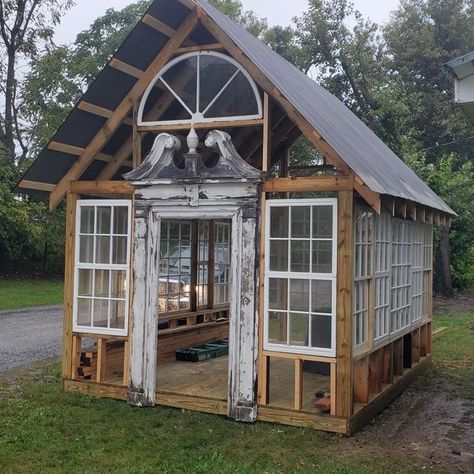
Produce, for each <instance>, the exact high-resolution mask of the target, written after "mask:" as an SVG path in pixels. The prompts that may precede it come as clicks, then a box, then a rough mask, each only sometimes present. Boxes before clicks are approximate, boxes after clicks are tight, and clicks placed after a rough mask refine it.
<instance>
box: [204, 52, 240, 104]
mask: <svg viewBox="0 0 474 474" xmlns="http://www.w3.org/2000/svg"><path fill="white" fill-rule="evenodd" d="M236 71H237V68H236V67H235V66H234V65H233V64H231V63H229V62H228V61H226V60H225V59H223V58H218V57H216V56H208V55H202V56H201V57H200V76H201V77H200V81H201V84H200V107H199V108H200V111H201V112H202V111H204V110H205V109H206V108H207V106H208V105H209V104H210V103H211V101H212V100H214V98H215V97H216V95H217V94H218V93H219V92H220V91H221V90H222V88H223V87H224V86H225V85H226V84H227V82H228V81H229V79H230V78H231V77H232V76H233V75H234V73H235V72H236Z"/></svg>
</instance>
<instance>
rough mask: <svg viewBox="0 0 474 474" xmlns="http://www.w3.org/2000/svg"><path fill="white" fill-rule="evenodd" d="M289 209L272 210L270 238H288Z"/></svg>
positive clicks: (276, 208)
mask: <svg viewBox="0 0 474 474" xmlns="http://www.w3.org/2000/svg"><path fill="white" fill-rule="evenodd" d="M288 216H289V208H288V207H273V208H271V210H270V237H272V238H287V237H288Z"/></svg>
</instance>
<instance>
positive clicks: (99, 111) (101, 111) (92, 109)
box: [76, 100, 133, 126]
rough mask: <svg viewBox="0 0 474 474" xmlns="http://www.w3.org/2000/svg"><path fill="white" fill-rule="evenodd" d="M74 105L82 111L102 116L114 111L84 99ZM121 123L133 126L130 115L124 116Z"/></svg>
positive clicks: (108, 115)
mask: <svg viewBox="0 0 474 474" xmlns="http://www.w3.org/2000/svg"><path fill="white" fill-rule="evenodd" d="M76 107H77V108H78V109H79V110H83V111H84V112H89V113H90V114H93V115H97V116H99V117H104V118H110V117H111V116H112V114H113V113H114V111H113V110H110V109H106V108H105V107H100V106H98V105H95V104H91V103H90V102H85V101H84V100H81V101H80V102H79V103H78V104H77V106H76ZM123 123H124V124H126V125H130V126H133V120H132V119H131V118H130V117H126V118H125V119H124V121H123Z"/></svg>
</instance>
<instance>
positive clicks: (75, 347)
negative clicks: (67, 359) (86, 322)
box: [70, 335, 82, 380]
mask: <svg viewBox="0 0 474 474" xmlns="http://www.w3.org/2000/svg"><path fill="white" fill-rule="evenodd" d="M81 344H82V340H81V336H76V335H74V336H72V359H71V362H72V363H71V372H70V378H71V379H72V380H77V379H78V377H79V374H78V370H77V369H78V368H79V367H80V365H81Z"/></svg>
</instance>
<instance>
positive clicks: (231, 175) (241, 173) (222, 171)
mask: <svg viewBox="0 0 474 474" xmlns="http://www.w3.org/2000/svg"><path fill="white" fill-rule="evenodd" d="M187 141H188V147H189V152H188V153H186V154H184V155H183V156H182V158H184V166H183V164H182V160H181V164H178V160H177V159H176V158H177V156H176V154H177V152H178V151H179V150H180V149H181V143H180V141H179V140H178V139H177V138H176V137H174V136H173V135H169V134H167V133H162V134H160V135H158V136H157V137H156V140H155V143H154V144H153V148H152V150H151V152H150V154H149V155H148V156H147V158H146V159H145V160H144V162H143V163H142V164H141V165H140V166H139V167H138V168H137V169H135V170H133V171H131V172H130V173H127V174H126V175H124V178H125V179H126V180H127V181H130V182H132V183H133V182H140V181H155V180H156V181H159V180H176V181H191V182H193V181H201V180H214V179H217V180H219V179H225V180H228V179H236V180H252V181H260V180H262V179H263V176H264V173H263V172H261V171H260V170H258V169H256V168H254V167H253V166H250V165H249V164H248V163H246V162H245V160H244V159H243V158H242V157H241V156H240V155H239V153H238V152H237V150H236V148H235V146H234V144H233V143H232V140H231V137H230V135H229V134H228V133H225V132H223V131H221V130H212V131H210V132H209V133H208V134H207V136H206V139H205V141H204V145H205V146H206V147H208V148H212V149H214V150H215V151H217V153H218V155H219V156H218V158H217V161H216V163H215V165H213V166H212V167H211V166H209V167H208V166H206V165H205V164H204V161H203V159H202V155H201V154H199V153H198V152H197V151H196V147H197V135H196V132H195V131H194V129H193V130H191V133H190V134H189V136H188V140H187Z"/></svg>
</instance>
